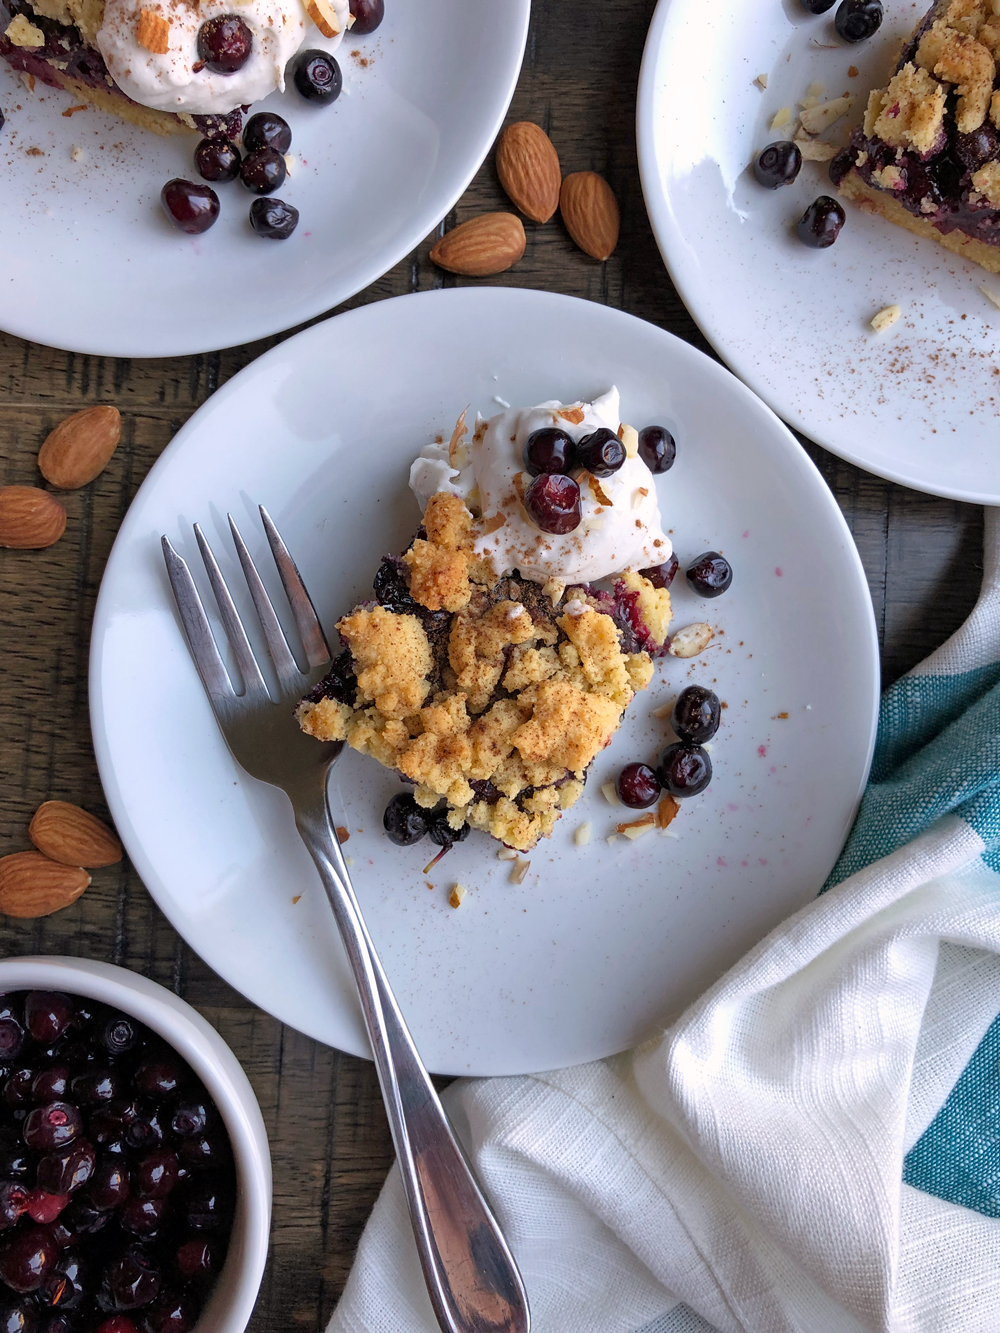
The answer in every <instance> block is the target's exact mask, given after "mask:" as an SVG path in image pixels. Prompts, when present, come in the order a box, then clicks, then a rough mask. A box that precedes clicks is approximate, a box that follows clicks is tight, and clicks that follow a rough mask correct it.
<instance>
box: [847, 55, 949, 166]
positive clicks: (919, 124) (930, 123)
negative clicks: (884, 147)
mask: <svg viewBox="0 0 1000 1333" xmlns="http://www.w3.org/2000/svg"><path fill="white" fill-rule="evenodd" d="M944 106H945V92H944V88H942V86H941V84H940V83H938V81H937V80H936V79H933V78H931V76H930V74H928V73H927V71H926V70H925V69H917V67H916V66H915V65H910V64H907V65H904V66H903V68H902V69H901V70H899V71H898V72H897V73H896V74H894V75H893V76H892V78H891V79H890V80H889V86H888V88H886V89H885V90H884V91H880V90H879V89H877V88H875V89H872V92H871V94H870V96H869V98H868V109H867V111H866V112H865V134H867V135H869V136H871V135H874V134H877V135H878V137H879V138H880V139H883V140H884V141H885V142H886V143H887V144H890V145H892V147H894V148H912V149H913V150H914V151H915V152H918V153H929V152H930V150H931V149H932V148H933V147H934V144H935V142H936V140H937V138H938V135H939V134H940V132H941V127H942V125H943V124H944Z"/></svg>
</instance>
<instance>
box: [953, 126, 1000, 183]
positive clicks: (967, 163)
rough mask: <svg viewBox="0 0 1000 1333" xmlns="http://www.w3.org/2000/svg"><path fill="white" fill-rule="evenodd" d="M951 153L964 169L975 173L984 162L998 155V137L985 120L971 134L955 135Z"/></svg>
mask: <svg viewBox="0 0 1000 1333" xmlns="http://www.w3.org/2000/svg"><path fill="white" fill-rule="evenodd" d="M953 151H954V153H955V156H956V157H957V158H958V159H959V161H960V162H961V163H962V165H963V166H964V167H967V168H968V170H969V171H976V170H977V169H978V168H979V167H981V166H982V165H983V163H984V162H988V161H989V160H990V159H991V158H994V157H997V156H998V155H1000V136H998V135H997V132H996V130H995V129H994V128H993V126H992V125H991V124H990V123H989V121H988V120H986V121H983V123H982V125H980V127H979V129H978V130H973V131H972V133H971V134H956V135H955V140H954V144H953Z"/></svg>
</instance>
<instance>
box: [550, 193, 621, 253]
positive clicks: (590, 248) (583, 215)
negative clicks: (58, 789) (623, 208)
mask: <svg viewBox="0 0 1000 1333" xmlns="http://www.w3.org/2000/svg"><path fill="white" fill-rule="evenodd" d="M559 211H560V213H562V219H563V222H565V223H566V230H567V231H568V232H569V234H570V236H572V238H573V240H574V241H576V243H577V245H578V246H579V247H580V249H581V250H582V251H583V252H584V254H588V255H590V256H591V258H593V259H607V258H608V256H609V255H610V254H611V252H612V251H613V250H614V248H615V246H616V245H617V244H618V227H619V215H618V200H617V199H616V198H615V196H614V192H613V190H612V189H611V186H610V185H609V184H608V182H607V181H606V180H605V179H604V177H603V176H598V174H597V172H596V171H574V172H573V174H572V176H567V177H566V179H565V180H564V181H563V183H562V189H561V190H560V191H559Z"/></svg>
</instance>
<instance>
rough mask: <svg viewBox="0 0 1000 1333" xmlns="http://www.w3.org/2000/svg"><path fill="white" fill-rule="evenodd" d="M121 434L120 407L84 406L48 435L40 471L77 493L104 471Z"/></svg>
mask: <svg viewBox="0 0 1000 1333" xmlns="http://www.w3.org/2000/svg"><path fill="white" fill-rule="evenodd" d="M121 433H122V416H121V413H120V412H119V411H118V408H117V407H108V406H104V407H85V408H84V409H83V411H82V412H74V413H73V415H72V416H71V417H67V418H66V420H65V421H60V423H59V425H58V426H56V428H55V430H53V431H50V432H49V435H48V436H47V437H46V440H45V443H44V444H43V445H42V447H41V449H40V450H39V451H38V470H39V472H41V474H42V476H43V477H44V478H45V480H46V481H48V482H51V484H52V485H53V486H58V487H59V489H60V490H61V491H75V490H76V489H77V488H78V487H79V486H86V484H87V482H88V481H93V480H94V478H95V477H96V476H97V475H98V474H99V473H101V472H103V471H104V469H105V468H106V467H107V465H108V463H109V461H110V459H111V455H112V454H113V453H114V451H115V449H116V448H117V447H118V441H119V440H120V439H121Z"/></svg>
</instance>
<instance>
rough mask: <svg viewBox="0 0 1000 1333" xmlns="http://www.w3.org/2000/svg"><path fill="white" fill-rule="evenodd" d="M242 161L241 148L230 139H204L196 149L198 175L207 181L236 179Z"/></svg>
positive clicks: (195, 160)
mask: <svg viewBox="0 0 1000 1333" xmlns="http://www.w3.org/2000/svg"><path fill="white" fill-rule="evenodd" d="M240 161H241V158H240V150H239V149H238V148H237V147H236V145H235V144H234V143H230V141H229V140H228V139H202V141H201V143H200V144H199V145H198V147H197V148H196V149H195V150H194V164H195V167H196V168H197V170H198V175H199V176H200V177H201V178H202V180H206V181H234V180H235V179H236V177H237V176H238V175H239V174H240Z"/></svg>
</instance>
